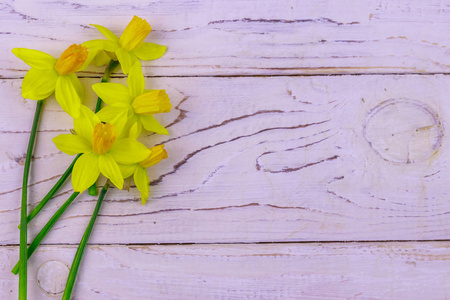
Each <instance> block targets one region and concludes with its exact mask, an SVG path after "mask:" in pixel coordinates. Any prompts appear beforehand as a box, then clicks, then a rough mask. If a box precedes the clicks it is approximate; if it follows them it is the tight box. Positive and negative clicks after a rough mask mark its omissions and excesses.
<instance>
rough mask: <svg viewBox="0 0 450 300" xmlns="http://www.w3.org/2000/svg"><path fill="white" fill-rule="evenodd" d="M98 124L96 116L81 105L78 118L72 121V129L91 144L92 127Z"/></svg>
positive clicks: (98, 120)
mask: <svg viewBox="0 0 450 300" xmlns="http://www.w3.org/2000/svg"><path fill="white" fill-rule="evenodd" d="M98 123H100V119H99V118H98V116H97V115H96V114H94V112H93V111H92V110H90V109H89V108H88V107H87V106H85V105H81V109H80V117H79V118H76V119H74V120H73V127H74V129H75V132H76V133H77V135H79V136H81V137H84V138H85V139H86V140H88V141H90V142H91V143H92V135H93V134H94V127H95V125H96V124H98Z"/></svg>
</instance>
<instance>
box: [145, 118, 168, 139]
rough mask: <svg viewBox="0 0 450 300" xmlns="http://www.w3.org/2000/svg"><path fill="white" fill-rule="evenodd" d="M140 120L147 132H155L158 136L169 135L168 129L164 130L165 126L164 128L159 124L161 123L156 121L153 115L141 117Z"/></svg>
mask: <svg viewBox="0 0 450 300" xmlns="http://www.w3.org/2000/svg"><path fill="white" fill-rule="evenodd" d="M139 118H140V120H141V122H142V125H143V126H144V128H145V130H147V131H153V132H156V133H158V134H164V135H169V132H168V131H167V129H166V128H164V126H162V125H161V124H159V122H158V121H156V119H155V117H153V116H152V115H140V116H139Z"/></svg>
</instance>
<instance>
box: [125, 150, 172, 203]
mask: <svg viewBox="0 0 450 300" xmlns="http://www.w3.org/2000/svg"><path fill="white" fill-rule="evenodd" d="M150 151H151V153H150V155H149V156H148V157H147V158H146V159H144V160H143V161H141V162H139V163H137V164H129V165H123V164H119V168H120V171H121V172H122V176H123V178H128V177H130V176H132V175H133V179H134V183H135V184H136V187H137V188H138V190H139V191H140V192H141V201H142V205H144V204H145V203H146V202H147V198H148V196H149V186H150V179H149V177H148V174H147V168H149V167H151V166H154V165H156V164H157V163H159V162H160V161H161V160H163V159H166V158H167V151H166V150H165V149H164V145H158V146H155V147H152V148H150Z"/></svg>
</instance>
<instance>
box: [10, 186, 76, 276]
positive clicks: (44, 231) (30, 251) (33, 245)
mask: <svg viewBox="0 0 450 300" xmlns="http://www.w3.org/2000/svg"><path fill="white" fill-rule="evenodd" d="M79 194H80V193H78V192H75V193H73V194H72V195H71V196H70V197H69V199H67V201H66V202H64V204H63V205H62V206H61V207H60V208H59V209H58V210H57V211H56V213H55V214H54V215H53V216H52V217H51V218H50V220H49V221H48V222H47V224H45V226H44V228H42V230H41V231H40V232H39V233H38V235H37V236H36V237H35V238H34V240H33V242H32V243H31V244H30V246H29V247H28V250H27V258H26V259H29V258H30V257H31V255H33V253H34V251H35V250H36V248H37V247H38V246H39V244H40V243H41V242H42V240H43V239H44V237H45V236H46V235H47V233H48V232H49V231H50V229H51V228H52V227H53V225H55V223H56V222H57V221H58V219H59V218H60V217H61V215H62V214H63V213H64V211H65V210H66V209H67V208H68V207H69V205H70V204H72V202H73V200H75V198H76V197H77V196H78V195H79ZM25 261H26V260H25ZM21 262H22V257H21V258H20V261H18V262H17V263H16V265H15V266H14V268H13V269H12V270H11V272H12V273H13V274H17V272H19V270H21V269H22V267H21V266H22V263H21Z"/></svg>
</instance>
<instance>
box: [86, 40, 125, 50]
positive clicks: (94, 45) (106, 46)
mask: <svg viewBox="0 0 450 300" xmlns="http://www.w3.org/2000/svg"><path fill="white" fill-rule="evenodd" d="M82 45H83V46H85V47H86V48H88V49H103V50H106V51H110V52H114V51H116V50H117V48H119V43H116V42H113V41H110V40H90V41H87V42H84V43H83V44H82Z"/></svg>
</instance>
